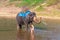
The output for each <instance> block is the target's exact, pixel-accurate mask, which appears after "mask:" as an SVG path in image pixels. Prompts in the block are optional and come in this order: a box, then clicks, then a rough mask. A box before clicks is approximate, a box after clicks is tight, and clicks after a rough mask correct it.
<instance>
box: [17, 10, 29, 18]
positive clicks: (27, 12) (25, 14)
mask: <svg viewBox="0 0 60 40" xmlns="http://www.w3.org/2000/svg"><path fill="white" fill-rule="evenodd" d="M28 14H30V11H29V10H27V11H26V12H20V13H18V16H22V17H26V16H27V15H28Z"/></svg>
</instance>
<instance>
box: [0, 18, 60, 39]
mask: <svg viewBox="0 0 60 40" xmlns="http://www.w3.org/2000/svg"><path fill="white" fill-rule="evenodd" d="M9 20H10V19H9ZM9 20H7V21H4V20H3V19H2V21H0V40H60V19H44V20H43V21H44V23H42V24H44V26H42V27H43V28H44V27H45V28H46V29H38V28H37V29H36V28H35V29H34V32H33V33H31V32H30V31H25V30H24V29H23V30H19V31H17V30H16V27H15V26H16V24H14V23H15V21H14V20H12V22H11V20H10V22H9ZM3 21H4V22H3ZM8 22H9V23H10V24H9V23H8ZM7 24H8V25H7ZM40 25H41V24H38V26H39V27H40Z"/></svg>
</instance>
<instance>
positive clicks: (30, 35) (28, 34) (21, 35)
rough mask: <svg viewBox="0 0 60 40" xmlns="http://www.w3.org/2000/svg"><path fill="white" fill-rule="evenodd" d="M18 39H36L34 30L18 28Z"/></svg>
mask: <svg viewBox="0 0 60 40" xmlns="http://www.w3.org/2000/svg"><path fill="white" fill-rule="evenodd" d="M17 40H34V32H33V33H31V32H30V31H23V30H18V32H17Z"/></svg>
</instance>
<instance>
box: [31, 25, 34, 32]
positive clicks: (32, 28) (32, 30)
mask: <svg viewBox="0 0 60 40" xmlns="http://www.w3.org/2000/svg"><path fill="white" fill-rule="evenodd" d="M30 32H31V33H33V32H34V26H33V25H32V24H30Z"/></svg>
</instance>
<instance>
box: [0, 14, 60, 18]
mask: <svg viewBox="0 0 60 40" xmlns="http://www.w3.org/2000/svg"><path fill="white" fill-rule="evenodd" d="M0 17H3V18H15V17H16V14H15V15H0ZM37 17H42V18H43V19H44V18H45V19H60V17H54V16H53V17H52V16H37Z"/></svg>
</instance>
